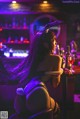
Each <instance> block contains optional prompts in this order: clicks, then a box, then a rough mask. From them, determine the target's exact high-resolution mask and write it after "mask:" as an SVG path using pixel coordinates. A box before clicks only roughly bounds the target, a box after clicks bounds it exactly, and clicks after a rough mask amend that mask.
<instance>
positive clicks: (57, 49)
mask: <svg viewBox="0 0 80 119" xmlns="http://www.w3.org/2000/svg"><path fill="white" fill-rule="evenodd" d="M56 54H57V55H60V47H59V45H56Z"/></svg>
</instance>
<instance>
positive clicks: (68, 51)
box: [66, 46, 70, 69]
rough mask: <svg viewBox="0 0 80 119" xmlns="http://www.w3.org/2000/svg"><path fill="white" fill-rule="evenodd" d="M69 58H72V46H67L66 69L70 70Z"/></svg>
mask: <svg viewBox="0 0 80 119" xmlns="http://www.w3.org/2000/svg"><path fill="white" fill-rule="evenodd" d="M69 58H70V46H67V48H66V68H68V69H69V68H70V65H69Z"/></svg>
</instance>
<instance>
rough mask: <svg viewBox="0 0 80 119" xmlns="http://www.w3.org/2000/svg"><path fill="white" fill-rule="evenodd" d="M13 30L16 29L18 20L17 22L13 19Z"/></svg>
mask: <svg viewBox="0 0 80 119" xmlns="http://www.w3.org/2000/svg"><path fill="white" fill-rule="evenodd" d="M12 28H16V20H15V17H13V20H12Z"/></svg>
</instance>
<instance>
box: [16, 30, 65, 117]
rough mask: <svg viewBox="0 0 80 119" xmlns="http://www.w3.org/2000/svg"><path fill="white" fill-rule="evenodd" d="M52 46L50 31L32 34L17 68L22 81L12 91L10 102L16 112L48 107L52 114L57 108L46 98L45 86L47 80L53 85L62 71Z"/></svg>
mask: <svg viewBox="0 0 80 119" xmlns="http://www.w3.org/2000/svg"><path fill="white" fill-rule="evenodd" d="M55 45H56V37H55V34H54V33H53V31H52V30H49V29H47V30H46V31H44V32H43V33H38V34H36V36H35V38H34V40H33V43H32V44H31V47H30V51H29V56H28V57H27V59H25V61H24V64H22V66H20V68H19V70H18V75H19V76H21V77H22V80H20V84H21V85H20V87H19V88H17V90H16V99H15V102H14V107H15V110H16V112H17V114H20V115H21V114H22V115H23V114H24V115H25V114H29V115H32V114H35V113H38V112H40V111H42V110H46V109H49V108H52V109H53V110H54V113H55V112H57V111H58V110H59V106H58V104H57V103H56V102H55V100H54V99H53V98H51V97H50V95H49V93H48V90H47V87H46V82H47V81H49V80H50V82H51V84H52V85H53V86H54V87H57V86H58V84H59V83H60V75H61V74H62V72H63V70H61V64H62V59H61V57H60V56H58V55H53V52H54V49H55ZM54 108H55V109H54ZM27 112H28V113H27Z"/></svg>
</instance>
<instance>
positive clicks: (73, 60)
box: [68, 54, 75, 73]
mask: <svg viewBox="0 0 80 119" xmlns="http://www.w3.org/2000/svg"><path fill="white" fill-rule="evenodd" d="M74 62H75V55H74V54H70V56H69V58H68V63H69V67H70V71H71V73H73V72H74V70H73V64H74Z"/></svg>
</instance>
